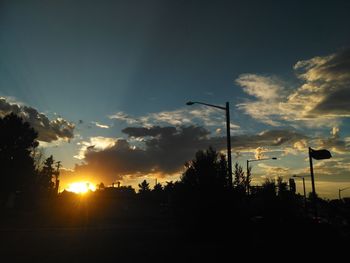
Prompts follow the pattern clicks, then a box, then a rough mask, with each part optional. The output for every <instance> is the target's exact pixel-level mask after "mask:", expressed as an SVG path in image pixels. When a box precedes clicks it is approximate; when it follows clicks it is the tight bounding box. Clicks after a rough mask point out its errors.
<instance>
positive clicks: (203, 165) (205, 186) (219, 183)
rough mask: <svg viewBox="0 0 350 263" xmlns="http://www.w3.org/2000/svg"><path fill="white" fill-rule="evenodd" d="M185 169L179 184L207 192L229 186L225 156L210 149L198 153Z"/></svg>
mask: <svg viewBox="0 0 350 263" xmlns="http://www.w3.org/2000/svg"><path fill="white" fill-rule="evenodd" d="M185 167H186V171H185V172H184V174H183V175H182V177H181V182H182V183H183V184H184V185H186V186H188V187H190V188H192V189H197V190H200V191H207V190H214V189H220V188H224V187H226V186H228V185H229V184H228V176H227V164H226V159H225V156H223V155H219V153H218V152H216V151H215V150H214V149H213V148H211V147H209V149H208V150H206V151H198V152H197V153H196V156H195V159H194V160H192V161H190V162H188V163H186V164H185Z"/></svg>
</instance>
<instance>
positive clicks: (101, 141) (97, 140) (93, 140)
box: [74, 136, 118, 160]
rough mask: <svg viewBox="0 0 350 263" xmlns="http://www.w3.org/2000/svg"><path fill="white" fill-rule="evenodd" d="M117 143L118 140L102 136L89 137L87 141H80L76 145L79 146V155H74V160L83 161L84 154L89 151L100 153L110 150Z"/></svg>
mask: <svg viewBox="0 0 350 263" xmlns="http://www.w3.org/2000/svg"><path fill="white" fill-rule="evenodd" d="M117 141H118V138H111V137H102V136H97V137H90V139H89V141H81V142H79V143H78V145H80V149H79V153H78V154H77V155H75V156H74V158H76V159H79V160H83V159H84V158H85V154H86V153H87V152H88V151H89V150H98V151H102V150H105V149H108V148H112V147H113V146H114V145H115V143H116V142H117Z"/></svg>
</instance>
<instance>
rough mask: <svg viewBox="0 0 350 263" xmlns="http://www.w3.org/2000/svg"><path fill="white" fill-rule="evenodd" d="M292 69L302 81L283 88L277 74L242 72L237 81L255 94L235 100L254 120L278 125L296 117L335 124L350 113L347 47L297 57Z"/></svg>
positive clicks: (318, 123)
mask: <svg viewBox="0 0 350 263" xmlns="http://www.w3.org/2000/svg"><path fill="white" fill-rule="evenodd" d="M294 70H295V72H296V74H297V77H298V78H299V80H300V81H302V84H301V85H300V86H298V87H296V88H294V89H291V88H286V86H285V85H284V83H283V81H282V80H280V79H278V78H277V77H272V76H261V75H256V74H242V75H240V76H239V77H238V78H237V79H236V83H237V84H238V85H239V86H241V87H242V89H243V91H244V92H245V93H247V94H248V95H250V96H252V97H255V99H254V100H248V101H246V102H244V103H240V104H238V105H237V106H238V108H239V109H241V110H243V111H244V112H245V113H246V114H248V115H250V116H251V117H253V118H254V119H256V120H259V121H261V122H264V123H267V124H270V125H273V126H280V125H282V124H283V123H284V122H287V123H295V122H296V121H298V122H299V123H302V124H303V125H307V126H323V125H326V126H330V127H331V126H334V125H335V124H336V123H337V120H338V119H339V118H344V117H350V106H349V105H350V104H349V103H348V98H349V97H350V49H349V48H348V49H344V50H341V51H339V52H337V53H334V54H331V55H328V56H323V57H314V58H311V59H309V60H303V61H298V62H297V63H296V64H295V65H294Z"/></svg>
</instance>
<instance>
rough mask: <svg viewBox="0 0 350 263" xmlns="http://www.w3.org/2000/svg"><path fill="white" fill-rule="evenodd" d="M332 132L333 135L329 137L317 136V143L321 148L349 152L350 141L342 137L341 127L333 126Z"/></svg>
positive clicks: (340, 152)
mask: <svg viewBox="0 0 350 263" xmlns="http://www.w3.org/2000/svg"><path fill="white" fill-rule="evenodd" d="M330 133H331V136H330V137H328V138H317V139H316V145H317V146H318V147H319V148H324V149H328V150H330V151H331V152H335V153H338V154H348V153H349V151H350V142H349V141H348V140H346V139H345V140H342V139H341V138H340V129H339V128H338V127H333V128H332V130H331V132H330Z"/></svg>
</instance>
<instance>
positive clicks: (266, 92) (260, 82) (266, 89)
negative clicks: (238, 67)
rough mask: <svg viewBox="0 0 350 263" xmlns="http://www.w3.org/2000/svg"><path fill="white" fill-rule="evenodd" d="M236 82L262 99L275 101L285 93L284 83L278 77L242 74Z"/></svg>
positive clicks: (250, 93)
mask: <svg viewBox="0 0 350 263" xmlns="http://www.w3.org/2000/svg"><path fill="white" fill-rule="evenodd" d="M236 83H237V84H239V85H240V86H242V87H243V91H244V92H246V93H247V94H249V95H251V96H254V97H256V98H258V99H261V100H267V101H275V100H277V99H279V98H280V97H281V96H282V95H283V93H285V87H284V86H283V85H284V83H283V82H282V81H281V80H280V79H278V78H277V77H268V76H259V75H255V74H242V75H240V76H239V78H238V79H237V80H236Z"/></svg>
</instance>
